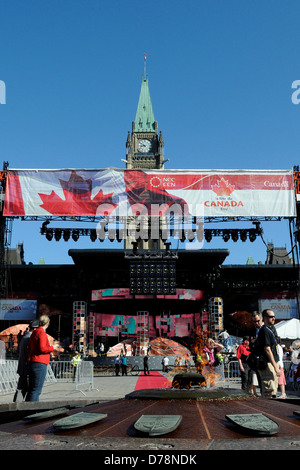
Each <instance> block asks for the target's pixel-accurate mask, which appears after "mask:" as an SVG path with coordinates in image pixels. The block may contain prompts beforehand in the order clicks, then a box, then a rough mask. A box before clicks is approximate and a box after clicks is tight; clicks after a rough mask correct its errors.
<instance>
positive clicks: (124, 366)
mask: <svg viewBox="0 0 300 470" xmlns="http://www.w3.org/2000/svg"><path fill="white" fill-rule="evenodd" d="M121 368H122V375H127V357H126V356H125V355H124V354H123V355H122V356H121Z"/></svg>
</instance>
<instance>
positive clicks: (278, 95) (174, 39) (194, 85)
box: [0, 0, 300, 264]
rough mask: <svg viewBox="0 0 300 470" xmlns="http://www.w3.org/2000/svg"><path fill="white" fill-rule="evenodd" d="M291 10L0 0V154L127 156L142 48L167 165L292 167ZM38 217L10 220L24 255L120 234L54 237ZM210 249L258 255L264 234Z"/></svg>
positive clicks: (188, 0)
mask: <svg viewBox="0 0 300 470" xmlns="http://www.w3.org/2000/svg"><path fill="white" fill-rule="evenodd" d="M299 18H300V3H299V1H296V0H295V1H293V0H289V1H286V0H273V1H267V0H227V1H224V0H184V1H182V0H152V1H151V2H143V1H137V0H126V1H125V0H118V1H116V0H107V1H104V0H43V1H41V0H26V1H24V0H13V1H10V0H1V1H0V44H1V48H0V80H3V81H4V82H5V84H6V104H5V105H0V152H1V160H2V161H1V167H2V162H3V161H8V162H9V167H10V168H11V169H12V168H82V167H86V168H105V167H108V166H114V167H120V168H124V167H125V164H124V163H123V162H121V161H120V159H121V158H125V142H126V137H127V132H128V131H129V130H131V122H132V121H133V120H134V118H135V113H136V108H137V103H138V97H139V92H140V86H141V79H142V74H143V65H144V64H143V61H144V53H147V73H148V76H149V87H150V93H151V98H152V104H153V109H154V114H155V119H156V120H157V121H158V125H159V129H160V130H162V132H163V136H164V141H165V156H166V158H169V159H170V162H168V163H167V165H166V168H168V169H173V168H174V169H176V168H177V169H178V168H185V169H188V168H191V169H192V168H201V169H205V168H210V169H222V168H224V169H292V168H293V166H294V165H297V164H299V158H298V156H299V139H300V132H299V131H300V105H298V106H297V105H294V104H293V103H292V101H291V95H292V92H293V90H292V88H291V85H292V82H293V81H294V80H299V79H300V67H299V38H300V24H299ZM56 225H57V226H58V225H59V224H56ZM242 225H243V226H251V224H250V223H248V224H246V223H243V224H242ZM40 226H41V224H40V223H39V224H35V223H32V222H18V221H16V222H14V224H13V234H12V243H11V247H15V246H16V244H17V243H18V242H23V243H24V249H25V260H26V262H27V263H28V262H33V263H38V261H39V259H40V257H44V259H45V261H46V263H60V262H62V263H70V262H72V260H71V259H70V257H69V256H68V253H67V252H68V249H70V248H95V247H104V246H106V247H109V248H112V247H115V248H120V247H121V245H119V244H117V242H115V243H113V244H112V243H110V242H108V244H107V245H103V244H102V245H100V244H99V243H97V244H92V242H90V240H89V239H88V238H87V237H83V238H82V239H80V241H79V242H77V243H76V244H75V243H74V242H69V243H65V242H64V241H60V242H58V243H57V242H55V241H52V242H48V241H47V240H46V239H45V238H44V237H42V236H41V235H40V234H39V228H40ZM263 228H264V238H265V241H266V242H267V241H272V242H273V243H274V244H275V246H283V245H286V246H287V248H288V249H290V239H289V232H288V230H287V229H288V223H287V222H286V221H283V222H272V223H270V222H268V223H266V224H264V225H263ZM204 248H228V249H229V250H230V252H231V255H230V257H229V258H228V261H227V262H230V263H234V264H240V263H241V264H242V263H245V262H246V261H247V258H248V256H252V258H253V259H254V261H255V262H256V263H257V262H258V261H263V262H264V261H265V258H266V249H265V246H264V244H263V243H262V242H261V241H257V242H255V243H252V244H250V243H247V244H242V242H238V243H235V244H234V243H233V242H229V243H224V242H223V241H222V240H220V239H216V240H215V241H214V242H213V243H210V244H209V245H206V246H204Z"/></svg>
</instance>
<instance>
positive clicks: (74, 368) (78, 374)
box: [50, 361, 98, 395]
mask: <svg viewBox="0 0 300 470" xmlns="http://www.w3.org/2000/svg"><path fill="white" fill-rule="evenodd" d="M50 366H51V369H52V372H53V374H54V376H55V378H56V380H57V382H73V383H74V385H75V390H74V391H80V392H81V393H83V395H85V393H84V392H83V391H82V390H80V388H79V387H80V386H82V385H87V386H88V389H89V390H98V389H95V388H94V363H93V362H92V361H82V362H80V363H79V364H77V365H74V364H72V362H70V361H53V362H50ZM70 393H72V392H70Z"/></svg>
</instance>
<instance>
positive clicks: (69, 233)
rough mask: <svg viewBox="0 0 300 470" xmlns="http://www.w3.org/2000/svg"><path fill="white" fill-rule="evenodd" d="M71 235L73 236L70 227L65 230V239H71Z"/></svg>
mask: <svg viewBox="0 0 300 470" xmlns="http://www.w3.org/2000/svg"><path fill="white" fill-rule="evenodd" d="M70 236H71V232H70V230H69V229H67V230H64V233H63V239H64V240H65V242H67V241H68V240H69V238H70Z"/></svg>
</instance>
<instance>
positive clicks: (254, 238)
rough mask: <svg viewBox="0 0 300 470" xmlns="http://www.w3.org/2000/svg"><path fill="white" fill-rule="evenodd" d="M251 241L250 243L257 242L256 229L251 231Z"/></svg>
mask: <svg viewBox="0 0 300 470" xmlns="http://www.w3.org/2000/svg"><path fill="white" fill-rule="evenodd" d="M249 240H250V242H255V240H256V233H255V230H254V229H251V230H249Z"/></svg>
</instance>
